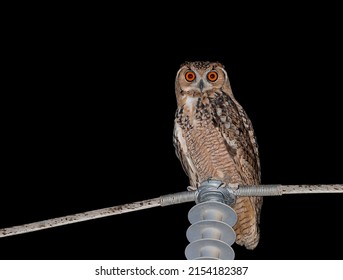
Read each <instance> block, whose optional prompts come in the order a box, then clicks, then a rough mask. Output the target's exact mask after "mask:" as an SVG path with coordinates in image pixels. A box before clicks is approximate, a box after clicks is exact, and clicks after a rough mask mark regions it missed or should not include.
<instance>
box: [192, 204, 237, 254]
mask: <svg viewBox="0 0 343 280" xmlns="http://www.w3.org/2000/svg"><path fill="white" fill-rule="evenodd" d="M188 220H189V221H190V223H191V224H192V225H191V226H190V227H189V228H188V230H187V232H186V235H187V239H188V241H189V242H190V244H188V246H187V247H186V250H185V255H186V258H187V259H191V260H193V259H196V260H200V259H203V260H204V259H206V260H210V259H211V260H214V259H219V260H233V259H234V257H235V253H234V251H233V249H232V248H231V245H232V244H233V243H234V242H235V240H236V234H235V231H234V230H233V228H232V227H233V226H234V225H235V224H236V222H237V214H236V212H235V211H234V210H233V209H232V208H231V207H230V206H228V205H227V204H224V203H222V202H217V201H205V202H201V203H198V204H196V205H195V206H193V207H192V208H191V209H190V211H189V212H188Z"/></svg>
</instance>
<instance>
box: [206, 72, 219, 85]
mask: <svg viewBox="0 0 343 280" xmlns="http://www.w3.org/2000/svg"><path fill="white" fill-rule="evenodd" d="M207 79H208V80H209V81H210V82H214V81H216V80H217V79H218V73H217V72H215V71H211V72H208V74H207Z"/></svg>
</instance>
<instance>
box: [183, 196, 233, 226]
mask: <svg viewBox="0 0 343 280" xmlns="http://www.w3.org/2000/svg"><path fill="white" fill-rule="evenodd" d="M188 220H189V221H190V223H191V224H194V223H196V222H198V221H202V220H216V221H222V222H224V223H226V224H228V225H230V226H234V225H235V224H236V222H237V214H236V212H235V211H234V210H233V209H232V208H231V207H230V206H229V205H226V204H224V203H221V202H217V201H205V202H201V203H198V204H196V205H194V206H193V207H192V208H191V209H190V210H189V212H188Z"/></svg>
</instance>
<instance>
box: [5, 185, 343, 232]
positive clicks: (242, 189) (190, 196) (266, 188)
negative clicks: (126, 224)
mask: <svg viewBox="0 0 343 280" xmlns="http://www.w3.org/2000/svg"><path fill="white" fill-rule="evenodd" d="M226 188H228V189H229V191H231V192H232V193H233V194H234V195H236V196H280V195H284V194H311V193H343V185H338V184H336V185H258V186H244V185H228V186H226ZM196 194H197V191H186V192H179V193H174V194H169V195H163V196H160V197H158V198H153V199H147V200H143V201H138V202H133V203H127V204H123V205H118V206H113V207H108V208H103V209H98V210H93V211H88V212H83V213H78V214H73V215H68V216H64V217H59V218H53V219H48V220H44V221H40V222H34V223H29V224H24V225H19V226H13V227H8V228H3V229H0V238H2V237H7V236H11V235H18V234H23V233H28V232H33V231H38V230H43V229H49V228H53V227H57V226H63V225H68V224H72V223H77V222H82V221H88V220H93V219H98V218H102V217H107V216H112V215H118V214H123V213H128V212H132V211H139V210H144V209H147V208H152V207H157V206H168V205H173V204H179V203H184V202H190V201H195V198H196Z"/></svg>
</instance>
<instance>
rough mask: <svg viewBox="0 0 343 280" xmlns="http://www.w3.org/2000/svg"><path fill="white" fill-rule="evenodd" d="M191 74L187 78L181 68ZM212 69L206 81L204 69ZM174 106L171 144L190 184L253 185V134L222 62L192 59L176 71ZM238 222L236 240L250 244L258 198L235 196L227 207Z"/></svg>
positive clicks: (256, 176)
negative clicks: (191, 77)
mask: <svg viewBox="0 0 343 280" xmlns="http://www.w3.org/2000/svg"><path fill="white" fill-rule="evenodd" d="M189 71H191V72H192V73H194V74H195V76H194V80H192V81H188V80H187V79H186V78H185V77H186V73H187V72H189ZM213 71H214V72H215V73H214V74H217V79H216V80H215V81H210V79H209V76H208V74H209V73H213ZM175 93H176V99H177V110H176V115H175V126H174V146H175V150H176V154H177V157H178V158H179V160H180V162H181V164H182V166H183V168H184V170H185V172H186V174H187V175H188V177H189V180H190V185H191V187H192V188H193V189H196V188H197V187H198V186H199V184H200V183H201V182H202V181H204V180H207V179H209V178H212V179H219V180H222V181H224V182H225V183H239V184H254V185H255V184H259V183H260V162H259V152H258V146H257V142H256V138H255V133H254V130H253V127H252V124H251V121H250V119H249V118H248V116H247V114H246V112H245V111H244V109H243V108H242V106H241V105H240V104H239V103H238V102H237V100H236V99H235V98H234V96H233V93H232V91H231V87H230V82H229V79H228V76H227V73H226V71H225V70H224V66H223V65H222V64H221V63H219V62H213V63H212V62H208V61H195V62H186V63H184V64H182V65H181V67H180V69H179V71H178V72H177V75H176V80H175ZM232 207H233V208H234V209H235V211H236V213H237V215H238V221H237V223H236V225H235V226H234V229H235V231H236V243H237V244H239V245H244V246H245V247H246V248H248V249H254V248H255V247H256V246H257V244H258V241H259V226H258V224H259V218H260V211H261V207H262V198H261V197H238V198H237V200H236V203H235V204H234V205H233V206H232Z"/></svg>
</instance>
